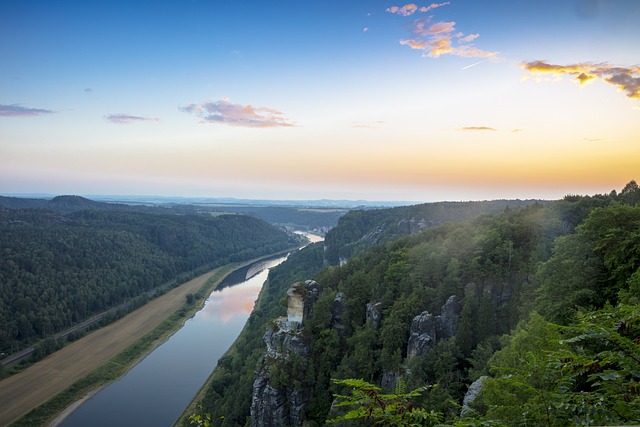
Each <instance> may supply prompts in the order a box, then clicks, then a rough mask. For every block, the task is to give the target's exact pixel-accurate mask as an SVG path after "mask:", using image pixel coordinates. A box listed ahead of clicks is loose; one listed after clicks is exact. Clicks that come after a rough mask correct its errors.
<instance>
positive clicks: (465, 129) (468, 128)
mask: <svg viewBox="0 0 640 427" xmlns="http://www.w3.org/2000/svg"><path fill="white" fill-rule="evenodd" d="M458 130H461V131H463V132H484V131H491V132H497V131H498V130H497V129H495V128H492V127H489V126H466V127H463V128H460V129H458Z"/></svg>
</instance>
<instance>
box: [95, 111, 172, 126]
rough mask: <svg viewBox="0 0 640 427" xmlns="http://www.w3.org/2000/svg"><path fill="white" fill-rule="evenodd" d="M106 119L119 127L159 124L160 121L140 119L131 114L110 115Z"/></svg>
mask: <svg viewBox="0 0 640 427" xmlns="http://www.w3.org/2000/svg"><path fill="white" fill-rule="evenodd" d="M104 118H105V119H106V120H107V121H109V122H111V123H115V124H117V125H130V124H133V123H140V122H159V121H160V119H158V118H155V117H140V116H132V115H130V114H109V115H106V116H104Z"/></svg>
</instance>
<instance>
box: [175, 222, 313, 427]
mask: <svg viewBox="0 0 640 427" xmlns="http://www.w3.org/2000/svg"><path fill="white" fill-rule="evenodd" d="M298 234H301V235H303V236H305V237H306V238H307V240H308V241H309V244H311V243H317V242H321V241H323V240H324V238H323V237H321V236H318V235H316V234H311V233H307V232H299V233H298ZM250 272H251V270H250V271H248V272H247V273H248V274H247V276H249V273H250ZM262 297H263V292H262V291H261V292H260V294H259V295H258V300H257V301H256V303H255V306H257V305H258V304H259V300H260V299H261V298H262ZM255 306H254V309H255ZM246 333H247V326H246V325H245V327H244V328H243V329H242V331H241V332H240V335H239V336H238V338H236V340H235V341H234V343H233V344H232V345H231V346H230V347H229V349H228V350H227V351H226V352H225V353H224V356H229V355H232V354H234V353H236V352H237V348H236V347H237V346H236V343H237V342H238V341H239V340H244V339H245V338H246ZM219 375H220V370H219V369H218V367H217V366H216V368H214V370H213V371H212V372H211V375H209V378H207V381H206V382H205V383H204V384H203V385H202V387H201V388H200V390H199V391H198V393H196V394H195V396H193V399H192V400H191V402H190V403H189V405H188V406H187V407H186V408H185V410H184V411H183V413H182V415H180V417H179V418H178V419H177V420H176V421H175V422H174V424H173V427H182V426H185V425H188V417H189V416H190V415H192V414H196V413H199V412H200V411H199V405H200V403H201V401H202V399H203V398H204V396H205V394H206V392H207V390H208V389H209V388H210V386H211V384H212V382H213V381H214V380H215V379H216V378H217V377H218V376H219Z"/></svg>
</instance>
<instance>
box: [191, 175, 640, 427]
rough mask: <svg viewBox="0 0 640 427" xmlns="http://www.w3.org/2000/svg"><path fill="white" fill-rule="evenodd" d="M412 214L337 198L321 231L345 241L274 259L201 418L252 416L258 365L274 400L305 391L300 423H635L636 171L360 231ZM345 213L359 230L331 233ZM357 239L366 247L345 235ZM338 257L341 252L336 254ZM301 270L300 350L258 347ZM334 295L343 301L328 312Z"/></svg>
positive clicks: (638, 364)
mask: <svg viewBox="0 0 640 427" xmlns="http://www.w3.org/2000/svg"><path fill="white" fill-rule="evenodd" d="M396 209H397V208H396ZM414 212H415V210H414ZM391 218H393V220H391ZM411 221H414V222H420V221H422V222H425V221H427V222H428V217H420V216H417V215H416V214H415V213H411V214H410V216H406V217H404V218H400V217H399V215H398V211H397V210H393V209H390V210H381V211H360V212H350V213H348V214H346V215H345V216H344V217H342V218H341V219H340V221H339V224H338V226H337V227H336V228H335V229H334V230H332V231H330V233H329V235H328V236H327V242H326V244H327V247H329V246H330V245H331V244H332V241H331V240H332V239H334V242H335V241H336V240H340V239H342V241H343V242H344V243H342V246H341V245H336V246H334V252H333V253H331V252H330V253H329V254H327V252H328V250H327V249H326V248H325V247H323V246H322V245H321V244H316V245H313V246H310V247H308V248H306V249H305V250H303V251H300V252H299V253H298V254H296V256H295V257H291V258H290V259H289V260H288V261H286V262H285V263H283V264H282V265H281V266H279V267H277V268H276V269H274V270H272V273H271V274H270V277H269V279H268V281H267V283H266V285H265V288H264V289H263V293H262V295H261V298H260V300H259V301H258V304H257V306H256V308H255V310H254V313H253V314H252V315H251V317H250V319H249V322H248V324H247V326H246V328H245V330H244V331H243V333H242V334H241V335H240V337H239V338H238V340H237V342H236V343H235V344H234V347H233V348H232V349H231V351H229V352H228V353H227V354H226V355H225V356H224V357H223V358H222V359H221V360H220V361H219V363H218V366H217V368H216V370H215V371H214V374H213V376H212V381H211V384H210V386H209V388H208V389H207V393H206V395H205V397H204V398H203V399H202V402H201V405H202V408H201V411H202V413H205V414H210V415H211V423H212V425H223V426H243V425H250V423H251V414H250V408H251V407H252V404H253V403H255V402H252V398H253V399H254V400H255V398H256V396H255V395H254V396H252V388H253V384H254V380H255V372H256V370H257V367H258V366H261V367H262V368H261V369H262V370H263V372H266V374H265V375H266V376H267V380H268V382H269V386H270V387H271V390H272V391H274V390H275V391H278V392H279V393H280V392H281V393H280V394H278V396H285V398H284V399H285V402H284V406H282V407H279V408H277V410H278V411H280V412H282V411H287V410H290V409H287V408H290V407H293V406H294V403H295V402H293V403H292V401H289V402H288V403H287V402H286V396H289V397H291V396H298V397H299V396H307V397H308V398H306V399H305V400H304V402H303V404H301V405H300V407H301V408H302V410H301V414H300V424H302V423H304V425H307V426H313V425H320V424H324V423H325V421H326V420H327V419H332V420H333V421H335V422H337V423H338V424H339V425H359V424H362V425H425V426H426V425H456V426H489V425H492V426H527V425H529V426H532V425H534V426H538V425H540V426H542V425H544V426H566V425H622V424H627V425H628V424H634V423H636V424H637V423H640V348H639V343H640V305H639V304H640V299H639V295H640V189H639V188H638V185H637V183H636V182H635V181H631V182H630V183H629V184H627V185H626V186H625V187H624V188H623V189H622V191H620V193H618V192H617V191H615V190H614V191H611V193H609V194H600V195H593V196H579V195H568V196H566V197H565V198H564V199H562V200H559V201H555V202H549V203H537V202H530V203H523V204H522V205H521V206H509V207H506V208H504V207H503V208H502V209H499V210H497V211H494V212H492V213H482V212H481V213H479V214H478V215H476V216H473V215H469V216H468V217H466V218H460V219H459V220H458V221H447V220H440V221H434V224H433V225H432V226H427V227H424V228H423V229H422V231H419V232H412V233H406V234H408V235H405V236H404V237H399V238H397V237H390V238H389V239H388V240H385V239H384V237H381V238H380V239H379V240H378V241H376V242H374V243H371V240H372V239H370V238H368V237H367V236H371V235H373V234H376V235H379V236H384V235H389V236H393V235H394V232H390V231H387V230H389V229H396V230H397V229H398V226H399V225H401V224H406V223H407V222H411ZM354 223H355V224H359V229H358V230H357V232H352V233H351V235H344V234H343V235H341V236H331V234H332V233H342V231H340V230H346V231H344V232H346V233H348V232H349V230H350V227H352V226H351V224H354ZM351 231H353V228H351ZM372 233H373V234H372ZM365 241H366V242H367V243H366V244H365ZM354 243H355V244H354ZM360 245H364V246H367V247H366V248H363V249H362V250H358V251H353V248H354V247H358V246H360ZM344 247H349V248H348V249H344ZM340 251H343V252H340ZM332 254H333V255H332ZM336 254H340V255H339V257H336ZM327 256H334V258H333V259H332V262H329V260H328V259H327ZM336 258H345V259H342V260H340V261H342V262H341V264H342V265H338V263H337V262H336V261H337V259H336ZM346 258H348V261H346ZM345 261H346V262H345ZM307 279H314V280H315V281H316V282H317V286H318V289H319V295H318V297H317V300H316V301H315V302H314V304H313V305H312V307H311V310H310V313H309V316H308V318H306V319H305V320H304V321H303V324H302V328H301V330H300V331H299V338H300V339H301V340H302V341H303V342H304V343H305V345H306V346H307V348H308V349H309V351H308V357H298V356H296V355H295V354H293V355H290V357H284V358H280V359H272V358H269V357H266V356H264V355H265V343H264V342H263V336H264V334H265V330H267V329H269V328H270V329H273V328H276V324H275V323H274V319H275V318H276V317H277V316H282V315H284V314H285V313H286V301H287V298H286V292H287V289H288V288H289V286H290V285H291V284H292V283H294V282H296V281H302V280H307ZM336 301H341V302H343V305H344V307H343V308H342V309H341V311H340V312H339V314H338V315H337V314H336V307H338V305H337V303H336ZM452 302H453V303H452ZM341 304H342V303H341ZM373 306H376V307H377V310H379V317H378V320H375V319H374V317H372V316H371V307H373ZM446 307H448V308H447V309H446V310H449V309H450V308H451V307H457V309H453V310H449V311H446V310H445V308H446ZM454 312H455V316H453V317H452V316H451V313H454ZM445 315H446V316H445ZM447 316H448V319H449V320H451V319H452V318H453V319H454V320H455V321H453V322H451V323H450V325H451V326H449V329H451V330H452V332H450V333H443V332H442V330H443V329H446V328H445V327H444V326H442V325H441V324H439V323H437V322H436V326H437V327H436V326H433V324H432V328H433V331H434V332H433V333H430V335H421V336H419V337H418V340H417V341H416V339H415V338H416V335H417V334H415V335H414V327H415V325H416V324H418V323H421V322H422V323H424V324H428V323H429V320H428V319H430V318H436V317H437V318H440V320H442V319H444V318H445V317H447ZM425 319H426V320H425ZM438 321H439V320H438ZM443 322H444V321H443ZM438 325H439V326H438ZM420 339H422V341H420ZM416 342H417V343H418V344H416ZM470 389H472V390H475V391H476V392H475V393H474V394H473V398H469V396H467V395H468V391H469V390H470ZM413 390H415V391H416V392H415V393H414V392H412V391H413ZM336 396H337V397H336ZM465 396H467V398H465ZM340 401H342V403H339V402H340ZM390 402H392V403H393V404H391V403H390ZM283 408H285V409H283ZM341 420H343V421H341ZM274 425H275V424H274Z"/></svg>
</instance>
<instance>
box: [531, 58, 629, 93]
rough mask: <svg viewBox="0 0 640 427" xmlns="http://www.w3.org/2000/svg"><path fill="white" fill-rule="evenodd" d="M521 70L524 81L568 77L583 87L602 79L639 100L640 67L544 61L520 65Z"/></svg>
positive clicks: (604, 63)
mask: <svg viewBox="0 0 640 427" xmlns="http://www.w3.org/2000/svg"><path fill="white" fill-rule="evenodd" d="M522 69H523V70H525V71H526V72H527V74H525V76H524V78H525V79H526V78H528V77H534V78H536V77H539V76H543V75H547V76H554V77H562V76H563V75H569V76H571V77H572V78H573V80H574V81H576V82H577V83H579V84H580V86H584V85H585V84H587V83H589V82H591V81H594V80H596V79H602V80H604V81H605V82H607V83H609V84H611V85H614V86H615V87H617V88H618V90H620V91H622V92H624V93H625V94H626V96H627V97H628V98H630V99H640V66H637V65H635V66H631V67H617V66H613V65H610V64H607V63H606V62H603V63H597V64H594V63H590V62H582V63H577V64H570V65H556V64H551V63H549V62H546V61H532V62H525V63H524V64H522Z"/></svg>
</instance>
